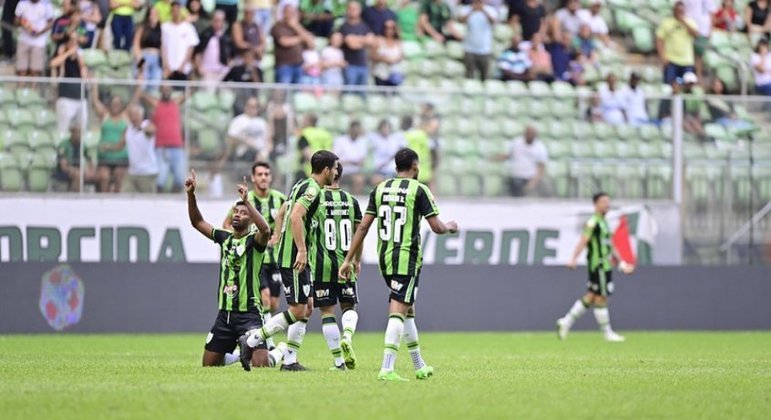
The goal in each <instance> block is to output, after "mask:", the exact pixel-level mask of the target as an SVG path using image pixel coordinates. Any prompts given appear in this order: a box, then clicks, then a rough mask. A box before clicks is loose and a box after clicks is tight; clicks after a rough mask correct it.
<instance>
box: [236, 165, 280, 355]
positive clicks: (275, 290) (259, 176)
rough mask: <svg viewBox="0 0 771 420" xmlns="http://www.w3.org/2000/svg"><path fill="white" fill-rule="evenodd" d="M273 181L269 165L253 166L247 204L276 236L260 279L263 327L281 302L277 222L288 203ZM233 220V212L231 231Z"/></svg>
mask: <svg viewBox="0 0 771 420" xmlns="http://www.w3.org/2000/svg"><path fill="white" fill-rule="evenodd" d="M272 181H273V176H272V174H271V168H270V164H269V163H267V162H256V163H255V164H254V165H252V184H254V189H253V190H250V191H249V195H248V196H247V200H248V201H249V202H250V203H251V204H252V205H253V206H254V208H255V209H257V211H258V212H260V214H262V217H263V218H264V219H265V221H266V222H268V226H269V227H270V229H271V232H273V234H272V236H271V237H270V240H269V241H268V249H267V250H266V251H265V260H264V261H263V262H262V269H261V270H260V272H259V276H260V299H261V300H262V311H263V312H262V322H263V325H265V324H267V323H268V321H270V318H271V316H272V314H273V313H275V312H276V311H278V298H279V297H280V296H281V273H279V271H278V264H276V250H275V249H274V248H273V247H274V246H275V245H276V243H277V242H278V239H279V238H278V231H279V229H276V221H277V219H278V216H279V210H280V209H281V207H282V205H283V204H284V202H285V201H286V196H285V195H284V194H282V193H281V192H279V191H277V190H274V189H272V188H270V184H271V182H272ZM232 218H233V209H230V211H229V212H228V215H227V216H226V217H225V221H224V222H222V227H223V228H225V229H227V230H230V229H231V228H232V224H231V220H232ZM267 346H268V349H273V348H274V347H275V346H274V345H273V339H272V338H271V339H268V340H267Z"/></svg>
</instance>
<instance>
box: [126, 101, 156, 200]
mask: <svg viewBox="0 0 771 420" xmlns="http://www.w3.org/2000/svg"><path fill="white" fill-rule="evenodd" d="M128 116H129V124H128V127H126V131H124V132H123V138H121V141H120V145H119V146H122V147H125V148H126V150H127V152H128V162H129V167H128V176H127V177H126V179H125V180H124V181H123V187H122V188H121V190H120V192H122V193H143V194H152V193H155V192H156V187H155V182H156V180H157V179H158V158H157V156H156V155H155V125H154V124H153V123H152V122H150V121H148V120H147V119H145V110H144V109H143V108H142V107H141V106H139V105H132V106H130V107H129V110H128Z"/></svg>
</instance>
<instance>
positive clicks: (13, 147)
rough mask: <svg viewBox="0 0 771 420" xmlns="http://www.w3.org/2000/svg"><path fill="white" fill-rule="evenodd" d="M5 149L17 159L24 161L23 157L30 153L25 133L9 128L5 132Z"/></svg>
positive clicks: (18, 161) (20, 162) (17, 160)
mask: <svg viewBox="0 0 771 420" xmlns="http://www.w3.org/2000/svg"><path fill="white" fill-rule="evenodd" d="M2 143H3V150H4V151H6V152H8V153H9V154H11V155H13V157H14V159H15V161H16V162H17V163H19V164H22V163H23V157H24V156H27V155H29V152H30V147H29V143H28V142H27V139H26V138H24V135H23V134H22V133H21V132H19V131H17V130H8V131H6V132H4V133H3V142H2Z"/></svg>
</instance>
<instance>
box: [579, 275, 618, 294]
mask: <svg viewBox="0 0 771 420" xmlns="http://www.w3.org/2000/svg"><path fill="white" fill-rule="evenodd" d="M611 274H613V272H612V271H610V270H608V271H605V270H597V271H589V283H587V284H586V286H587V288H588V289H589V291H590V292H592V293H594V294H596V295H600V296H610V295H612V294H613V277H612V276H611Z"/></svg>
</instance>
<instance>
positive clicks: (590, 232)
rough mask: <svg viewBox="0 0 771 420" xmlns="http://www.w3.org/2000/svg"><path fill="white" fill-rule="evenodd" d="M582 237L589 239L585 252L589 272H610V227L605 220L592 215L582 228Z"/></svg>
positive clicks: (611, 253) (598, 215) (599, 216)
mask: <svg viewBox="0 0 771 420" xmlns="http://www.w3.org/2000/svg"><path fill="white" fill-rule="evenodd" d="M584 236H587V237H588V238H589V244H588V247H587V251H586V262H587V264H588V265H589V270H590V271H597V270H604V271H609V270H612V269H613V267H612V265H611V261H610V259H611V257H612V255H613V252H612V248H611V247H612V246H613V245H612V244H611V241H610V227H609V226H608V222H607V221H606V220H605V218H604V217H603V216H602V215H600V214H595V215H593V216H592V217H591V218H590V219H589V220H588V221H587V222H586V226H584Z"/></svg>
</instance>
